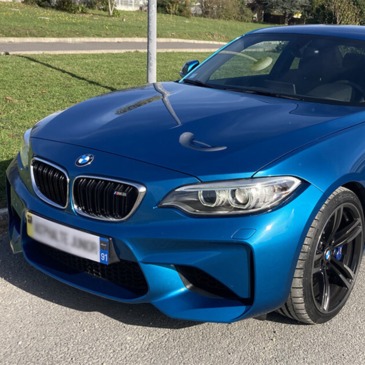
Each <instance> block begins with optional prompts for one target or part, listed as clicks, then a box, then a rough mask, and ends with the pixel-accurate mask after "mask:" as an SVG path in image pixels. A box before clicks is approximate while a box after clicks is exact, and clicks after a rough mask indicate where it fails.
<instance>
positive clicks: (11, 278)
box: [0, 233, 365, 365]
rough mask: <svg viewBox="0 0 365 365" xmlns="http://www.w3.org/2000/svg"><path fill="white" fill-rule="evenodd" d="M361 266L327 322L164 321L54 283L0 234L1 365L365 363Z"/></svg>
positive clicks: (273, 317) (147, 310)
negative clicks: (338, 309) (335, 313)
mask: <svg viewBox="0 0 365 365" xmlns="http://www.w3.org/2000/svg"><path fill="white" fill-rule="evenodd" d="M364 299H365V265H363V267H362V270H361V272H360V275H359V277H358V283H357V287H356V288H355V289H354V292H353V293H352V296H351V298H350V301H349V303H348V304H347V306H346V307H345V308H344V310H343V311H342V312H341V313H340V314H339V315H338V316H337V317H336V318H335V319H334V320H333V321H331V322H329V323H326V324H324V325H318V326H306V325H299V324H297V323H295V322H293V321H289V320H287V319H285V318H283V317H281V316H279V315H277V314H270V315H269V316H268V318H267V319H266V320H258V319H249V320H245V321H241V322H237V323H233V324H214V323H193V322H185V321H177V320H173V319H169V318H167V317H165V316H164V315H162V314H161V313H160V312H158V311H157V310H156V309H154V308H153V307H152V306H150V305H125V304H121V303H116V302H112V301H108V300H105V299H102V298H99V297H96V296H92V295H89V294H86V293H83V292H81V291H78V290H76V289H73V288H70V287H68V286H66V285H64V284H61V283H59V282H57V281H55V280H53V279H51V278H49V277H47V276H45V275H43V274H41V273H39V272H38V271H36V270H35V269H33V268H32V267H30V266H29V265H28V264H27V263H26V262H25V260H24V259H23V256H22V255H21V254H20V255H13V254H12V253H11V251H10V248H9V245H8V239H7V237H6V235H5V234H4V233H3V234H1V233H0V313H1V315H0V364H2V365H8V364H9V365H10V364H11V365H14V364H18V365H22V364H27V365H31V364H37V365H40V364H42V365H43V364H52V365H56V364H62V365H63V364H88V365H91V364H98V365H100V364H128V365H129V364H133V365H138V364H159V365H161V364H164V365H167V364H179V365H180V364H189V365H195V364H199V365H204V364H217V365H218V364H219V365H222V364H230V365H231V364H255V365H256V364H270V365H271V364H290V365H293V364H351V365H356V364H365V353H364V343H365V342H364V338H365V311H364V302H365V301H364Z"/></svg>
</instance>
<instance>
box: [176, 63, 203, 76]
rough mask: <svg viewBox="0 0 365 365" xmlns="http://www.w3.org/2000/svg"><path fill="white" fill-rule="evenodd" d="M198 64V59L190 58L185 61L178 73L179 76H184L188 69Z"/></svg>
mask: <svg viewBox="0 0 365 365" xmlns="http://www.w3.org/2000/svg"><path fill="white" fill-rule="evenodd" d="M198 65H199V61H198V60H192V61H188V62H186V63H185V65H184V66H183V67H182V69H181V71H180V72H179V73H180V76H181V77H184V76H186V75H187V74H188V73H189V72H190V71H192V70H194V68H195V67H196V66H198Z"/></svg>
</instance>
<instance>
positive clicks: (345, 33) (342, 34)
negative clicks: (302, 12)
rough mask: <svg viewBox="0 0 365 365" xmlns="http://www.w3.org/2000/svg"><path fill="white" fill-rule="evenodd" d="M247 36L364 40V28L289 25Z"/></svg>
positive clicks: (354, 26)
mask: <svg viewBox="0 0 365 365" xmlns="http://www.w3.org/2000/svg"><path fill="white" fill-rule="evenodd" d="M249 34H310V35H320V36H328V37H339V38H352V39H359V40H365V26H360V25H291V26H283V27H280V26H277V27H270V28H261V29H257V30H254V31H252V32H250V33H249Z"/></svg>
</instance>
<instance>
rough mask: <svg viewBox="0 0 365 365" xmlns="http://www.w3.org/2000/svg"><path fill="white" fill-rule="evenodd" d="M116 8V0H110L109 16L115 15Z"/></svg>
mask: <svg viewBox="0 0 365 365" xmlns="http://www.w3.org/2000/svg"><path fill="white" fill-rule="evenodd" d="M114 10H115V0H108V13H109V16H113V13H114Z"/></svg>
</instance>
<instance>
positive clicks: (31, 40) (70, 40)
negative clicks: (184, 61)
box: [0, 37, 227, 45]
mask: <svg viewBox="0 0 365 365" xmlns="http://www.w3.org/2000/svg"><path fill="white" fill-rule="evenodd" d="M55 42H57V43H85V42H94V43H103V42H110V43H123V42H126V43H127V42H136V43H146V42H147V38H97V37H84V38H37V37H29V38H20V37H0V43H55ZM157 42H163V43H173V42H174V43H176V42H181V43H192V44H217V45H224V44H226V43H227V42H215V41H202V40H193V39H178V38H157Z"/></svg>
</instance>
